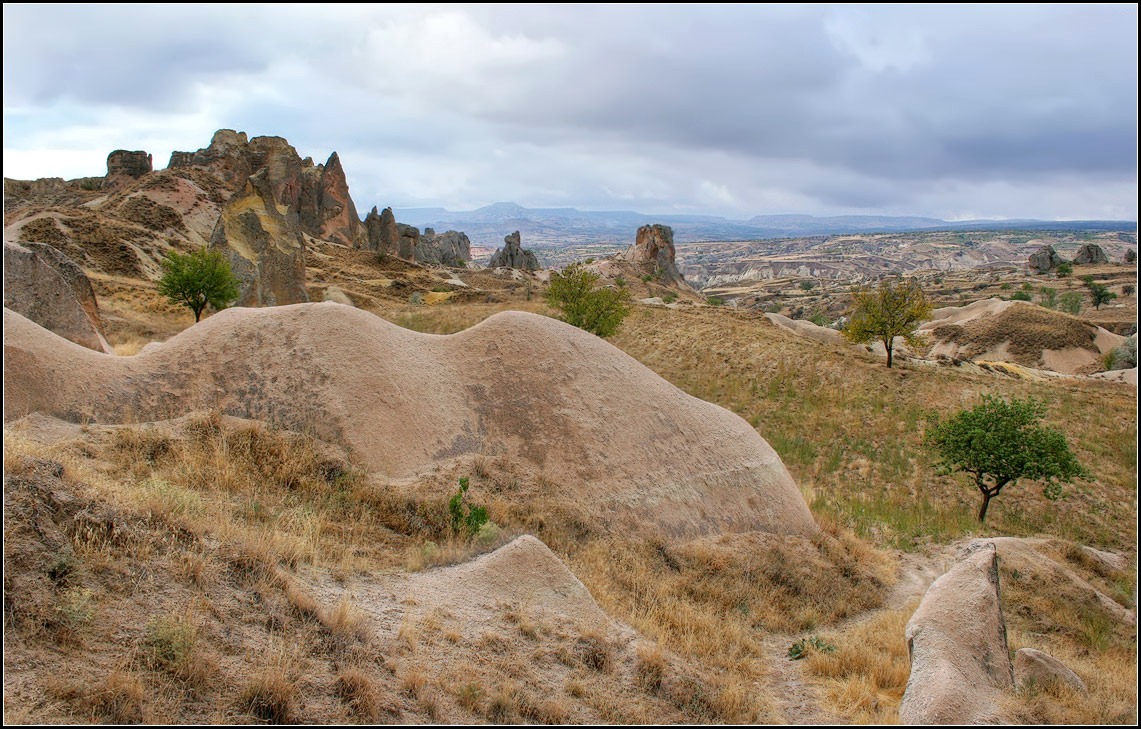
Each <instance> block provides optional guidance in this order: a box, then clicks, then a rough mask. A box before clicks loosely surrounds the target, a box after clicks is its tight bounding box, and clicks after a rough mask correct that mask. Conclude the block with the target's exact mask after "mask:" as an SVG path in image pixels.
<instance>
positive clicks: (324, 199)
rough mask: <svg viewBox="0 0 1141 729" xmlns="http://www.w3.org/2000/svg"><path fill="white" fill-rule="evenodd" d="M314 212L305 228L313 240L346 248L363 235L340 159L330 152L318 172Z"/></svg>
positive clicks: (303, 221) (355, 242)
mask: <svg viewBox="0 0 1141 729" xmlns="http://www.w3.org/2000/svg"><path fill="white" fill-rule="evenodd" d="M316 202H317V208H316V215H315V220H314V222H313V225H311V226H305V220H304V219H302V225H303V226H304V227H306V228H310V230H312V231H314V232H310V230H306V232H309V233H310V234H311V235H313V236H314V237H315V238H320V239H322V240H331V241H335V242H337V243H342V244H344V245H347V246H356V245H357V244H358V243H359V242H360V239H361V237H362V235H363V231H362V229H361V219H360V217H358V216H357V208H356V205H354V204H353V199H352V197H350V196H349V183H348V181H347V180H346V179H345V170H344V168H343V167H342V166H341V158H340V157H338V156H337V153H336V152H333V154H331V155H330V156H329V161H328V162H326V163H325V166H324V167H323V168H321V170H320V176H319V178H318V181H317V201H316Z"/></svg>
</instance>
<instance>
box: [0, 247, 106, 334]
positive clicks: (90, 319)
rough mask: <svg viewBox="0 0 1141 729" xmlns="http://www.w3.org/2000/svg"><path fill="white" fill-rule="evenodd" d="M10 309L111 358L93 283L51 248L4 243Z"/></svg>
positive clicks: (5, 290) (7, 303) (6, 293)
mask: <svg viewBox="0 0 1141 729" xmlns="http://www.w3.org/2000/svg"><path fill="white" fill-rule="evenodd" d="M4 306H5V307H6V308H9V309H11V310H12V311H15V312H17V313H19V314H22V315H23V316H25V317H27V318H28V319H31V320H32V321H34V322H36V323H37V324H39V325H40V326H42V327H43V328H45V329H48V330H50V331H53V332H55V333H56V334H58V335H59V336H61V337H63V338H64V339H68V340H70V341H72V342H75V343H76V344H79V345H81V346H84V347H87V348H88V349H93V350H95V351H96V352H111V347H110V345H108V344H107V340H106V339H105V338H104V337H103V332H102V322H101V321H100V318H99V305H98V303H97V302H96V300H95V291H94V289H92V288H91V281H90V280H89V279H88V278H87V275H86V274H84V273H83V269H81V268H80V267H79V266H78V265H76V263H75V262H74V261H72V260H71V259H70V258H68V257H67V256H65V255H64V254H63V253H61V252H59V251H58V250H56V249H55V248H52V247H51V246H49V245H46V244H44V243H24V244H17V243H10V242H8V241H5V242H4Z"/></svg>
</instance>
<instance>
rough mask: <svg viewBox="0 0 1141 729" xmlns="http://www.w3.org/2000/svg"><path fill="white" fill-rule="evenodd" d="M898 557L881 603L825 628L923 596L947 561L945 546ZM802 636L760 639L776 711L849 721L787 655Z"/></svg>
mask: <svg viewBox="0 0 1141 729" xmlns="http://www.w3.org/2000/svg"><path fill="white" fill-rule="evenodd" d="M899 559H900V565H899V579H898V581H897V582H896V584H895V586H894V587H893V588H892V590H891V592H890V593H889V594H888V596H887V598H886V599H885V600H884V604H883V607H881V608H877V609H875V610H868V611H866V612H863V613H860V614H858V615H854V616H852V617H850V618H848V619H846V620H844V621H841V622H839V623H836V624H834V625H830V626H827V628H828V629H829V630H833V631H839V632H844V631H846V630H848V629H850V628H851V627H852V626H855V625H858V624H860V623H863V622H866V621H868V620H871V619H873V618H875V617H876V616H877V615H879V614H881V613H883V612H885V611H896V610H903V609H905V608H907V607H908V606H909V605H911V604H913V603H915V602H918V600H919V599H920V598H922V597H923V595H924V594H925V593H926V592H927V588H929V587H930V586H931V583H932V582H934V581H935V579H936V578H938V577H939V575H941V574H943V573H944V572H946V570H947V568H948V567H949V566H950V561H951V560H950V557H949V556H948V554H947V553H946V551H945V550H944V551H940V552H936V553H934V554H908V553H904V554H901V555H900V557H899ZM803 637H804V635H803V634H799V633H773V634H770V635H768V636H766V637H765V639H764V640H763V641H762V643H761V644H762V646H763V647H764V649H765V653H766V657H767V658H768V665H769V666H771V667H772V673H771V674H770V676H771V677H770V680H769V686H768V687H769V689H770V691H771V692H772V696H773V700H774V702H775V704H776V707H777V710H778V712H779V715H780V716H781V717H782V718H783V720H784V721H785V722H786V723H788V724H820V725H828V724H850V723H851V722H850V721H849V720H847V719H845V718H844V717H841V716H839V715H837V714H835V713H833V712H832V711H831V710H830V709H829V708H828V705H829V703H830V702H829V701H828V700H827V697H825V696H824V690H823V688H821V687H820V686H819V685H817V684H816V683H814V681H813V678H812V677H811V676H807V675H805V669H804V667H805V664H806V662H805V661H790V660H789V659H788V649H789V646H791V645H792V644H793V643H794V642H795V641H797V640H799V639H800V638H803Z"/></svg>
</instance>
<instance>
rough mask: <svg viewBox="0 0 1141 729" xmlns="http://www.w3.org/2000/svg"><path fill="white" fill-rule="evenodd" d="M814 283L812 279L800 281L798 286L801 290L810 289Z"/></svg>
mask: <svg viewBox="0 0 1141 729" xmlns="http://www.w3.org/2000/svg"><path fill="white" fill-rule="evenodd" d="M815 286H816V284H815V283H814V282H812V281H801V282H800V288H801V290H802V291H811V290H812V289H813V287H815Z"/></svg>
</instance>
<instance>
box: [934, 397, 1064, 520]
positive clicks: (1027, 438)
mask: <svg viewBox="0 0 1141 729" xmlns="http://www.w3.org/2000/svg"><path fill="white" fill-rule="evenodd" d="M1045 414H1046V406H1045V405H1044V404H1043V403H1042V402H1041V401H1038V400H1035V399H1034V398H1027V399H1026V400H1019V399H1018V398H1011V399H1010V402H1007V401H1005V400H1003V399H1002V398H998V397H993V396H991V395H983V402H982V404H981V405H976V406H975V407H973V408H971V409H970V410H962V411H960V412H959V413H958V414H956V415H955V416H953V417H952V418H950V419H949V420H946V421H944V422H942V423H940V424H939V425H937V426H936V427H935V429H934V430H932V431H931V432H930V433H928V435H927V439H926V440H927V445H928V446H929V447H931V448H934V449H935V451H936V452H937V453H938V454H939V457H940V459H941V461H942V462H941V464H940V465H941V469H942V470H943V471H944V472H946V473H950V472H952V471H962V472H964V473H968V474H970V475H971V476H972V477H973V478H974V480H975V486H977V487H978V489H979V491H980V492H981V493H982V495H983V505H982V508H981V509H979V523H980V524H981V523H982V522H983V520H985V519H986V510H987V506H989V505H990V500H991V499H993V498H994V497H995V496H998V492H999V491H1002V489H1003V487H1004V486H1006V485H1007V484H1009V483H1014V482H1015V481H1017V480H1018V479H1020V478H1029V479H1034V480H1040V481H1045V482H1046V487H1045V490H1044V493H1045V495H1046V498H1048V499H1051V500H1054V499H1057V498H1058V497H1059V496H1061V495H1062V487H1061V483H1062V482H1065V483H1068V482H1070V481H1072V480H1073V479H1074V478H1077V477H1079V476H1085V475H1086V470H1085V469H1084V468H1083V467H1082V466H1081V464H1079V463H1078V460H1077V458H1075V457H1074V454H1073V453H1072V452H1071V451H1070V446H1069V445H1068V444H1067V443H1066V437H1065V436H1064V435H1063V434H1062V433H1061V432H1060V431H1058V430H1055V429H1054V428H1051V427H1049V426H1045V425H1040V424H1039V423H1038V421H1039V420H1041V419H1042V417H1043V416H1044V415H1045Z"/></svg>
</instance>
